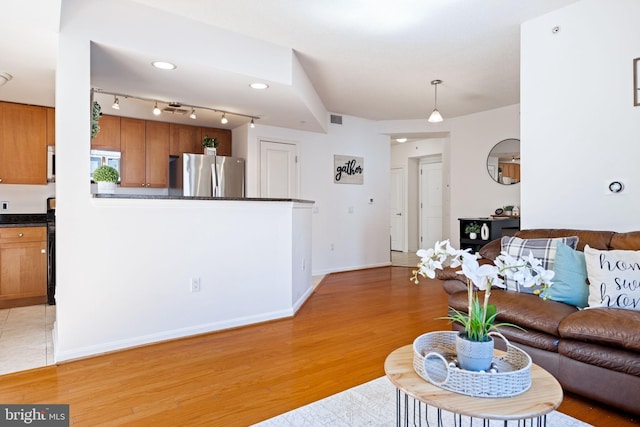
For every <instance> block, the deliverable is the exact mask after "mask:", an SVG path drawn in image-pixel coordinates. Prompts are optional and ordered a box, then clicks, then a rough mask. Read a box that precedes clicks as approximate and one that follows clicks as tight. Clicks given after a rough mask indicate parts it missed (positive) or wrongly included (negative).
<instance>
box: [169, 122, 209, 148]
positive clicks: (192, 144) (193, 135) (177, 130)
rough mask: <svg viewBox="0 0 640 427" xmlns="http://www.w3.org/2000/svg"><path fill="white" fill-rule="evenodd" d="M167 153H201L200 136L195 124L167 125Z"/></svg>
mask: <svg viewBox="0 0 640 427" xmlns="http://www.w3.org/2000/svg"><path fill="white" fill-rule="evenodd" d="M169 153H170V154H171V155H172V156H179V155H180V154H182V153H198V154H202V138H200V128H199V127H197V126H188V125H179V124H175V123H171V124H170V125H169Z"/></svg>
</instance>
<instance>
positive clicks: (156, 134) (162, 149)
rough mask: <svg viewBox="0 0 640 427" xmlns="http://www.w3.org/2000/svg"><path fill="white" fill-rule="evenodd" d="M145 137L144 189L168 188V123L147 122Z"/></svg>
mask: <svg viewBox="0 0 640 427" xmlns="http://www.w3.org/2000/svg"><path fill="white" fill-rule="evenodd" d="M146 125H147V127H146V135H145V177H146V178H145V179H146V187H151V188H167V187H169V123H163V122H153V121H149V120H147V123H146Z"/></svg>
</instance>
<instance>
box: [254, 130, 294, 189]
mask: <svg viewBox="0 0 640 427" xmlns="http://www.w3.org/2000/svg"><path fill="white" fill-rule="evenodd" d="M298 187H299V186H298V146H297V145H296V144H287V143H282V142H272V141H260V197H269V198H285V199H295V198H298V197H299V195H298Z"/></svg>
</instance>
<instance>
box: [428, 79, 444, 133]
mask: <svg viewBox="0 0 640 427" xmlns="http://www.w3.org/2000/svg"><path fill="white" fill-rule="evenodd" d="M440 83H442V80H432V81H431V84H432V85H434V86H435V87H436V89H435V91H436V97H435V104H434V108H433V111H432V112H431V115H430V116H429V122H430V123H439V122H441V121H442V120H443V118H442V115H441V114H440V111H438V85H439V84H440Z"/></svg>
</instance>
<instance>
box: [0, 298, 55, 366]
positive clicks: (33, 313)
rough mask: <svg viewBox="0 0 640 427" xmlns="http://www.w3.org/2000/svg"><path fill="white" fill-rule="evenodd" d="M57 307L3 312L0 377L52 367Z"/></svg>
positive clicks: (49, 306) (0, 315)
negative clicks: (52, 331)
mask: <svg viewBox="0 0 640 427" xmlns="http://www.w3.org/2000/svg"><path fill="white" fill-rule="evenodd" d="M55 320H56V306H55V305H47V304H43V305H32V306H28V307H18V308H7V309H2V310H0V375H4V374H8V373H10V372H17V371H23V370H25V369H33V368H39V367H42V366H47V365H53V340H52V333H51V330H52V329H53V323H54V322H55Z"/></svg>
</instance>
